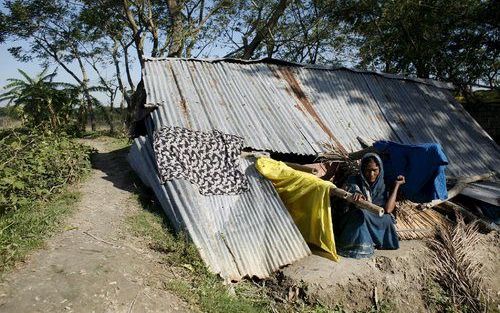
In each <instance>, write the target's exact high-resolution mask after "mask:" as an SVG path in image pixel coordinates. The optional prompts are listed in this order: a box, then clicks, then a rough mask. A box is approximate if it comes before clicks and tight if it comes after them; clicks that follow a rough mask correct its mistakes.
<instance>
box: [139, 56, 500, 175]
mask: <svg viewBox="0 0 500 313" xmlns="http://www.w3.org/2000/svg"><path fill="white" fill-rule="evenodd" d="M143 81H144V86H145V90H146V94H147V97H146V104H145V105H146V106H147V107H158V108H157V109H156V110H154V111H153V112H152V113H151V117H152V119H153V122H154V126H155V128H159V127H161V126H164V125H171V126H182V127H187V128H190V129H194V130H201V131H208V130H211V129H218V130H221V131H223V132H227V133H232V134H237V135H240V136H242V137H244V138H245V140H246V145H247V146H249V147H252V148H254V149H263V150H271V151H276V152H281V153H297V154H311V155H314V154H316V153H318V152H320V151H323V148H322V142H326V141H330V142H335V143H337V145H338V146H339V148H341V149H345V150H347V151H355V150H358V149H360V145H359V143H358V141H357V140H356V137H357V136H361V137H363V138H366V139H370V140H392V141H396V142H400V143H406V144H411V143H423V142H438V143H440V144H441V145H442V146H443V148H444V150H445V152H446V154H447V155H448V158H449V160H450V165H449V172H450V173H451V174H452V175H454V176H465V175H475V174H484V173H486V172H490V171H496V172H499V162H498V160H499V153H500V152H499V149H498V147H497V146H496V144H495V143H494V142H493V141H492V140H491V138H490V137H489V136H488V135H487V134H486V133H485V132H484V130H482V129H481V127H480V126H479V125H478V124H477V123H476V122H475V121H474V120H473V119H472V118H471V117H470V115H468V114H467V113H466V112H465V111H464V110H463V108H462V107H461V105H460V104H459V103H457V102H456V101H455V100H454V99H453V97H452V96H451V94H450V93H449V92H448V91H447V90H445V89H444V88H448V87H449V86H448V85H446V84H444V83H439V82H432V81H427V80H418V79H409V78H403V77H398V76H394V75H384V74H379V73H372V72H362V71H353V70H348V69H344V68H340V69H334V68H328V67H311V66H302V65H297V64H290V63H286V62H279V61H269V60H264V61H252V62H242V61H237V60H210V61H203V60H184V59H175V58H166V59H148V60H146V62H145V68H144V70H143Z"/></svg>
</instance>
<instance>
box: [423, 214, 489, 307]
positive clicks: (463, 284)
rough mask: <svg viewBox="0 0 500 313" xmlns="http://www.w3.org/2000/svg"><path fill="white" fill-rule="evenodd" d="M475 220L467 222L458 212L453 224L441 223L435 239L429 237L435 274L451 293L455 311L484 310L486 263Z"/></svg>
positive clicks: (440, 283)
mask: <svg viewBox="0 0 500 313" xmlns="http://www.w3.org/2000/svg"><path fill="white" fill-rule="evenodd" d="M480 239H481V237H480V235H479V233H478V232H477V225H476V224H475V223H472V224H468V225H466V224H465V223H464V220H463V218H462V216H460V215H459V214H457V223H456V225H455V226H454V227H453V226H441V227H440V229H439V231H438V232H437V234H436V237H435V238H434V239H431V240H429V241H428V246H429V248H430V250H431V253H432V256H433V260H434V267H432V269H431V276H432V278H433V279H434V280H435V281H436V282H437V283H438V284H439V285H440V286H441V287H442V288H443V289H444V290H447V291H448V293H449V297H450V300H451V302H452V306H453V307H454V309H455V310H456V311H462V312H463V311H467V312H485V310H486V307H487V305H486V303H485V299H486V297H485V293H484V287H483V281H484V277H483V276H482V272H483V267H484V265H483V264H482V263H481V262H480V261H479V257H478V252H477V249H475V248H476V247H477V246H478V244H479V242H480Z"/></svg>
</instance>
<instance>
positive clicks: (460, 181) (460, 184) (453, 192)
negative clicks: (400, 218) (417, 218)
mask: <svg viewBox="0 0 500 313" xmlns="http://www.w3.org/2000/svg"><path fill="white" fill-rule="evenodd" d="M494 175H495V173H494V172H490V173H486V174H481V175H474V176H467V177H457V178H453V180H456V181H457V183H456V184H455V186H453V188H451V189H450V190H448V198H446V200H433V201H431V202H427V203H422V204H419V205H418V208H419V209H422V210H423V209H430V208H432V207H435V206H436V205H439V204H441V203H443V202H446V201H448V200H450V199H452V198H454V197H456V196H458V194H459V193H461V192H462V190H464V189H465V187H467V184H470V183H474V182H477V181H480V180H485V179H488V178H491V177H493V176H494Z"/></svg>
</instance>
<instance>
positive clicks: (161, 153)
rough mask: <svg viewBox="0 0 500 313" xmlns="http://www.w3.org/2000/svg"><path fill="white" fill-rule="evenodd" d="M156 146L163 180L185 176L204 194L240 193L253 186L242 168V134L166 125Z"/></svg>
mask: <svg viewBox="0 0 500 313" xmlns="http://www.w3.org/2000/svg"><path fill="white" fill-rule="evenodd" d="M153 147H154V150H155V155H156V162H157V165H158V171H159V174H160V179H161V180H162V182H166V181H167V180H170V179H175V178H183V179H186V180H188V181H189V182H191V183H192V184H195V185H197V186H198V188H199V191H200V193H201V194H203V195H222V194H226V195H227V194H240V193H242V192H245V191H247V190H248V188H249V187H248V181H247V178H246V176H245V174H244V173H243V172H242V171H241V170H240V153H241V149H242V148H243V138H241V137H238V136H235V135H229V134H224V133H221V132H220V131H218V130H213V131H212V132H211V133H205V132H201V131H192V130H189V129H185V128H181V127H164V128H162V129H160V130H159V131H157V132H155V134H154V140H153Z"/></svg>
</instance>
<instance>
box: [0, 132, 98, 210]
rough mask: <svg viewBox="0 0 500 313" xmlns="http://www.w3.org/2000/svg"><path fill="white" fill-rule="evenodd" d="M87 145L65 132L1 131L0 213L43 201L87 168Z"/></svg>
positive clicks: (88, 161) (76, 178) (74, 179)
mask: <svg viewBox="0 0 500 313" xmlns="http://www.w3.org/2000/svg"><path fill="white" fill-rule="evenodd" d="M90 152H91V150H90V148H88V147H86V146H83V145H81V144H78V143H75V142H74V141H72V140H71V139H70V138H69V137H68V136H67V135H65V134H55V133H52V132H47V131H45V132H43V131H40V130H37V129H35V130H33V129H13V130H3V131H0V216H1V215H2V214H5V213H7V212H9V211H12V210H19V209H21V208H28V207H30V206H31V205H33V204H34V203H35V202H39V201H46V200H48V198H49V196H51V195H52V194H54V193H55V192H57V191H59V190H60V189H61V187H64V186H65V185H67V184H70V183H72V182H75V181H76V180H78V179H79V178H80V177H81V176H82V174H84V173H85V172H87V171H88V170H89V169H90V157H89V155H90Z"/></svg>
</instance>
